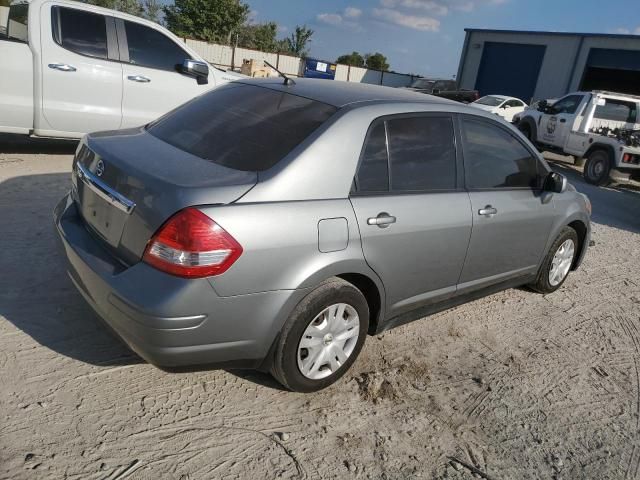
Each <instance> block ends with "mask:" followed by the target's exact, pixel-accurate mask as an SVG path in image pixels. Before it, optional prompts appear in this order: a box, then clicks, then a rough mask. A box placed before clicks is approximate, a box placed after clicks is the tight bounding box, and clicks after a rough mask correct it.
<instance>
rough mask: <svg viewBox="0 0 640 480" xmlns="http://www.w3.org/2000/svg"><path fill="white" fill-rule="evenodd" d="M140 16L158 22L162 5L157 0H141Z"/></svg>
mask: <svg viewBox="0 0 640 480" xmlns="http://www.w3.org/2000/svg"><path fill="white" fill-rule="evenodd" d="M142 9H143V12H142V16H143V17H144V18H146V19H147V20H151V21H152V22H156V23H160V14H161V13H162V5H160V2H158V0H143V1H142Z"/></svg>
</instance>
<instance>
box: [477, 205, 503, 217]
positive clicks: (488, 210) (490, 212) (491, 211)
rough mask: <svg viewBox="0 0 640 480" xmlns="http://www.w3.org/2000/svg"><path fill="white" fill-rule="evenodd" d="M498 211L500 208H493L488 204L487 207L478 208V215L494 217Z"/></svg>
mask: <svg viewBox="0 0 640 480" xmlns="http://www.w3.org/2000/svg"><path fill="white" fill-rule="evenodd" d="M496 213H498V210H497V209H495V208H493V207H492V206H491V205H487V206H486V207H484V208H481V209H480V210H478V215H482V216H483V217H493V216H494V215H495V214H496Z"/></svg>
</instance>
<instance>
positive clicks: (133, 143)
mask: <svg viewBox="0 0 640 480" xmlns="http://www.w3.org/2000/svg"><path fill="white" fill-rule="evenodd" d="M257 179H258V176H257V173H256V172H247V171H240V170H235V169H232V168H228V167H224V166H221V165H218V164H216V163H213V162H210V161H206V160H203V159H201V158H199V157H196V156H194V155H191V154H189V153H186V152H184V151H182V150H180V149H178V148H175V147H173V146H171V145H169V144H167V143H165V142H163V141H162V140H160V139H158V138H156V137H154V136H152V135H150V134H149V133H147V132H146V131H145V130H144V129H142V128H139V129H131V130H121V131H117V132H102V133H96V134H91V135H88V136H87V137H86V138H85V140H84V141H83V143H82V144H81V146H80V147H79V149H78V152H77V154H76V157H75V159H74V163H73V185H74V186H73V196H74V200H75V201H76V203H77V205H78V210H79V212H80V214H81V215H82V217H83V219H84V221H85V223H86V225H87V228H88V229H89V230H90V231H92V232H93V233H94V234H95V235H96V236H97V237H99V238H100V239H101V240H102V241H103V243H104V244H105V246H106V248H107V249H108V250H110V251H111V252H112V254H114V256H116V257H117V258H118V259H119V260H120V261H122V262H123V263H125V264H133V263H136V262H137V261H139V260H140V258H141V257H142V255H143V253H144V249H145V247H146V245H147V242H148V241H149V239H150V238H151V236H152V235H153V234H154V233H155V231H156V230H157V229H158V228H159V227H160V226H161V225H162V224H163V223H164V222H165V221H166V220H167V219H168V218H169V217H170V216H171V215H173V214H174V213H175V212H177V211H179V210H181V209H183V208H185V207H189V206H194V205H224V204H229V203H232V202H234V201H236V200H237V199H238V198H240V197H242V196H243V195H244V194H245V193H246V192H247V191H249V190H250V189H251V188H252V187H253V186H254V185H255V184H256V182H257Z"/></svg>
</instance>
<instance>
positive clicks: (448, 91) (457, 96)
mask: <svg viewBox="0 0 640 480" xmlns="http://www.w3.org/2000/svg"><path fill="white" fill-rule="evenodd" d="M404 88H406V89H408V90H412V91H414V92H419V93H427V94H429V95H435V96H436V97H442V98H448V99H449V100H455V101H456V102H461V103H469V102H473V101H474V100H477V99H478V98H479V97H480V95H479V94H478V92H477V91H476V90H464V89H461V88H458V85H457V84H456V82H455V81H454V80H431V79H428V78H418V79H417V80H415V81H414V82H413V83H412V84H411V86H410V87H404Z"/></svg>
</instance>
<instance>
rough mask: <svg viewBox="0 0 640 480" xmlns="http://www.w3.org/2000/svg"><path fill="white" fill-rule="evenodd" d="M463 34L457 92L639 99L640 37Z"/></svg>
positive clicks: (503, 32)
mask: <svg viewBox="0 0 640 480" xmlns="http://www.w3.org/2000/svg"><path fill="white" fill-rule="evenodd" d="M465 31H466V37H465V41H464V46H463V48H462V55H461V57H460V65H459V67H458V76H457V79H458V82H459V84H460V87H461V88H468V89H474V90H479V91H480V94H481V95H490V94H502V95H511V96H514V97H519V98H521V99H523V100H525V101H530V100H532V99H533V100H540V99H543V98H557V97H560V96H562V95H564V94H565V93H568V92H572V91H576V90H610V91H615V92H623V93H633V94H636V95H640V35H609V34H597V33H560V32H529V31H516V30H483V29H473V28H468V29H465Z"/></svg>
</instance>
